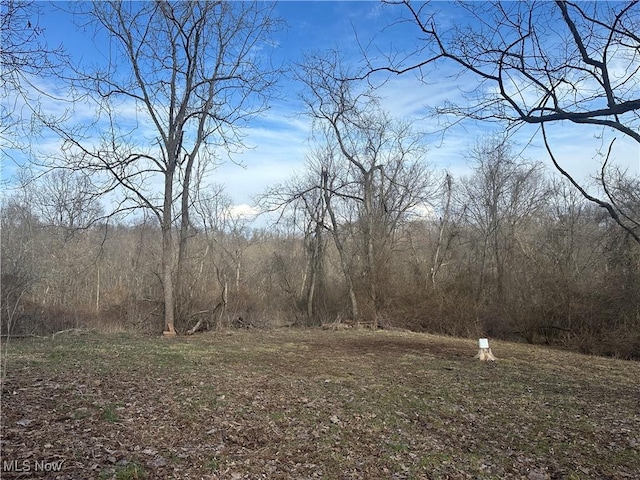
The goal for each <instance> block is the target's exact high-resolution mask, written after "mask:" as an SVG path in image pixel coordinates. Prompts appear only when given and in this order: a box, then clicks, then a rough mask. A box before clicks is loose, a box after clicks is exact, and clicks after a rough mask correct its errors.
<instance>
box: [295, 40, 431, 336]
mask: <svg viewBox="0 0 640 480" xmlns="http://www.w3.org/2000/svg"><path fill="white" fill-rule="evenodd" d="M346 78H348V75H347V71H346V68H345V66H344V64H343V61H342V60H341V58H340V56H339V55H338V54H337V53H336V52H330V53H328V54H327V55H324V56H309V57H308V58H307V59H306V61H305V63H304V64H302V65H300V72H299V79H300V80H301V81H302V82H303V83H304V84H305V86H306V89H305V91H304V93H303V100H304V101H305V103H306V104H307V109H308V114H309V116H310V117H311V118H312V119H313V121H314V126H315V129H316V135H317V138H318V139H319V141H320V142H321V145H324V146H325V147H324V148H325V154H324V155H322V157H323V158H320V159H319V160H320V163H321V166H320V172H319V176H318V177H317V178H318V180H319V184H316V185H317V186H318V187H319V188H320V190H321V191H322V197H323V199H324V208H325V209H326V217H327V218H328V220H329V223H330V225H331V227H330V229H331V231H332V232H333V236H334V241H336V247H337V248H338V250H339V251H342V253H341V256H343V257H344V259H345V260H346V259H347V255H346V252H345V251H344V250H345V249H344V242H341V241H340V240H339V238H338V237H336V235H338V236H339V235H340V230H343V229H344V225H342V226H341V225H340V221H339V219H338V210H337V208H336V207H337V203H338V202H341V203H343V204H344V205H352V207H353V209H352V210H351V211H352V212H353V213H354V214H355V215H354V218H353V220H354V221H353V222H352V223H351V227H352V228H355V230H356V231H357V235H358V236H359V239H360V240H359V241H358V242H356V245H358V244H359V245H360V247H361V250H360V252H361V255H362V257H363V258H364V259H365V260H364V270H363V272H362V273H363V276H364V278H365V279H366V289H367V293H368V295H367V296H368V299H367V303H368V305H370V311H371V315H372V321H373V323H374V325H375V324H376V323H377V311H378V309H379V307H380V304H381V300H382V296H381V289H380V276H381V274H382V270H383V267H384V266H385V265H386V264H387V263H388V261H389V255H388V253H389V249H390V247H391V243H392V241H393V236H394V233H395V232H396V231H397V227H398V224H399V222H401V221H402V220H403V219H405V218H406V217H407V215H409V214H410V212H411V211H412V209H414V208H416V207H418V206H421V205H424V204H425V203H426V202H428V201H429V198H430V195H432V194H433V188H432V179H431V175H430V171H429V170H428V169H427V168H426V166H425V162H424V156H425V147H424V143H423V141H422V137H421V135H420V134H418V133H417V132H415V131H414V130H413V129H412V127H411V125H410V124H409V123H408V122H403V121H398V120H395V119H392V118H391V117H390V116H389V115H388V114H387V113H386V112H384V111H383V110H382V109H381V108H380V107H379V105H378V99H377V98H376V97H375V95H374V92H373V90H372V89H371V88H369V87H368V86H367V85H364V84H363V83H362V82H355V81H350V80H346ZM347 210H349V209H348V208H347ZM343 211H345V210H343ZM342 263H343V269H345V276H346V277H350V278H351V280H347V281H348V283H349V282H352V281H353V275H352V274H349V275H347V270H352V269H351V268H350V267H349V268H347V264H346V263H345V262H344V261H343V262H342ZM349 263H350V262H349ZM352 315H353V316H354V321H356V322H357V321H358V310H357V307H355V304H354V302H353V300H352Z"/></svg>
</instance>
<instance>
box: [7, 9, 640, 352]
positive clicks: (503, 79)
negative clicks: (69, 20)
mask: <svg viewBox="0 0 640 480" xmlns="http://www.w3.org/2000/svg"><path fill="white" fill-rule="evenodd" d="M389 3H395V2H389ZM399 3H402V4H403V5H391V6H392V7H394V8H404V9H405V12H408V14H409V16H408V18H409V21H411V22H412V23H413V26H414V27H416V28H417V31H418V32H419V33H420V35H421V37H420V38H421V39H422V41H423V42H425V45H428V48H427V47H426V46H422V47H416V50H415V51H414V52H411V53H407V54H406V55H405V54H403V55H402V56H391V55H390V56H389V57H387V58H385V59H382V60H381V59H380V58H378V57H376V58H374V57H373V56H372V54H371V52H367V51H365V52H363V54H364V56H365V58H364V60H363V61H364V63H362V64H361V65H360V66H357V68H356V66H354V64H353V63H352V62H350V61H348V60H346V59H344V58H343V57H342V56H341V54H340V53H339V52H338V51H329V52H316V53H309V54H308V55H307V56H305V58H304V59H303V60H301V61H300V63H297V64H296V65H294V66H293V67H292V68H287V69H284V68H280V67H276V66H273V64H271V63H270V62H269V61H268V59H266V60H262V59H260V58H258V57H256V56H255V55H253V52H254V49H255V48H257V46H260V47H261V48H262V47H263V45H262V42H263V41H264V39H265V38H269V36H270V35H272V34H273V32H274V31H275V30H276V29H277V28H279V23H278V21H277V19H276V18H275V17H274V16H273V15H274V13H273V9H274V6H273V4H271V3H269V2H261V3H249V2H221V3H214V2H202V3H200V2H185V3H175V4H174V3H167V2H147V3H144V4H140V5H138V6H137V7H136V9H137V10H136V9H134V10H135V11H133V10H132V9H130V8H128V7H126V4H124V3H120V2H99V3H95V4H93V5H90V4H86V3H79V4H77V5H76V6H75V7H74V8H76V9H78V11H76V12H75V14H76V15H85V16H86V17H87V18H89V19H91V21H92V22H93V24H94V25H95V26H96V28H98V29H100V30H101V31H103V32H106V35H108V36H109V38H111V39H112V40H113V45H114V46H112V47H110V48H114V49H116V50H117V53H118V55H119V57H115V56H114V57H109V59H110V60H109V62H108V63H107V64H106V65H98V66H96V65H93V64H90V63H89V62H87V63H85V64H81V65H77V64H76V65H74V66H73V68H71V67H69V70H65V71H66V72H70V73H68V74H65V76H64V78H63V79H62V80H64V81H68V82H69V92H72V94H73V95H76V94H77V95H78V98H77V99H76V101H85V102H94V104H95V106H96V113H95V115H96V119H95V120H93V121H91V122H85V123H79V122H74V118H73V115H69V113H68V111H65V112H64V113H63V114H61V116H60V117H55V115H56V114H55V113H51V112H43V111H42V110H41V109H39V108H38V104H37V100H34V97H33V96H32V95H33V91H34V90H33V88H31V87H33V86H34V85H35V81H34V78H37V77H38V76H41V77H46V76H48V75H49V76H50V75H52V72H54V71H55V70H56V62H66V61H68V59H67V58H66V57H65V56H64V55H62V54H61V53H60V52H58V51H56V50H53V49H48V47H47V46H46V45H43V44H41V43H40V42H41V40H40V39H41V38H42V35H40V34H36V35H33V34H32V33H33V32H31V30H28V31H27V30H24V28H23V30H19V29H18V30H14V31H13V34H12V35H14V36H8V37H7V38H4V40H5V42H4V43H5V44H6V45H8V46H11V45H13V46H15V49H14V51H13V55H8V54H7V53H6V52H3V56H2V62H3V68H4V69H7V67H8V66H11V67H12V68H11V69H10V70H7V71H8V72H9V73H10V74H8V75H6V76H3V91H4V95H5V98H10V99H12V102H13V103H11V102H5V108H3V111H2V116H3V124H4V125H5V126H7V128H6V129H3V132H2V135H3V144H4V145H5V146H4V147H3V151H4V152H5V153H6V152H7V151H9V150H11V152H16V151H22V152H27V153H25V155H26V156H27V157H28V159H29V161H28V162H26V163H22V164H21V168H20V169H19V171H18V173H17V174H16V176H15V177H14V178H12V179H11V185H4V186H3V187H5V186H7V187H9V188H6V191H5V193H4V194H3V203H2V208H1V211H0V220H1V237H2V238H1V242H2V243H1V245H2V248H1V265H2V275H1V282H2V289H1V295H2V298H1V303H2V309H1V319H2V325H1V333H2V335H4V336H44V335H50V334H53V333H55V332H59V331H64V330H70V329H83V330H95V331H105V332H111V331H122V330H127V331H128V330H135V331H141V332H147V333H150V334H157V335H160V334H161V333H162V332H163V331H164V332H165V333H168V334H171V335H174V334H176V333H177V334H179V335H186V334H195V333H196V332H198V331H200V330H206V329H209V330H211V329H229V328H273V327H285V326H286V327H320V326H322V327H324V328H332V329H341V328H353V329H357V328H370V329H407V330H412V331H420V332H430V333H441V334H446V335H451V336H461V337H470V338H479V337H490V338H497V339H506V340H515V341H521V342H527V343H532V344H548V345H553V346H557V347H561V348H567V349H571V350H575V351H579V352H583V353H589V354H598V355H611V356H616V357H621V358H629V359H640V248H639V247H640V176H639V175H638V172H634V171H628V170H625V169H623V168H619V167H617V166H616V165H615V162H614V160H613V156H611V155H610V154H611V151H612V149H613V146H614V143H613V140H612V141H611V143H610V144H608V145H606V144H605V145H604V146H603V150H602V158H603V160H602V165H601V169H599V170H598V171H596V172H594V173H593V175H592V179H591V183H589V184H584V183H581V180H579V179H576V178H573V177H572V176H571V175H570V174H569V173H567V172H566V171H565V170H564V169H563V168H562V167H561V165H562V160H563V159H562V158H561V157H559V156H558V155H556V154H554V150H553V149H552V148H551V147H550V146H549V144H548V142H547V134H548V132H549V131H550V130H552V129H553V128H554V125H556V124H557V122H573V123H576V124H579V125H585V124H587V125H585V128H586V127H588V126H595V127H597V128H599V129H609V130H612V131H614V132H615V133H616V134H617V135H620V136H626V137H628V138H629V139H631V140H632V141H634V142H637V143H639V144H640V134H638V126H639V123H638V119H639V115H640V100H639V99H640V97H639V96H638V95H639V92H640V90H639V87H640V84H639V83H638V76H637V71H638V68H640V67H639V65H640V64H639V63H638V62H639V61H638V56H639V55H640V54H639V53H638V52H639V51H640V47H639V45H640V39H638V35H637V32H635V31H634V28H633V25H634V24H635V25H638V23H635V21H637V20H638V10H640V9H639V8H638V5H637V4H636V3H634V2H630V3H628V4H624V5H623V4H615V5H613V4H611V6H607V7H606V8H605V7H604V6H599V7H593V8H594V10H593V12H591V11H586V10H583V9H582V7H581V6H579V5H573V4H570V3H568V2H556V3H555V4H552V3H546V4H535V5H533V4H532V5H531V6H529V5H528V4H521V3H518V2H516V3H514V4H509V5H510V6H509V7H505V6H504V4H499V3H496V4H495V6H494V7H495V10H493V11H492V15H497V16H500V18H503V19H509V18H511V17H512V16H514V15H516V14H522V13H523V12H524V13H528V14H529V20H530V21H529V23H526V22H523V23H519V24H515V23H511V22H508V21H506V20H504V22H502V23H500V22H499V23H498V24H497V26H495V27H493V28H494V30H495V31H492V32H491V31H485V30H483V29H479V30H477V31H475V33H474V34H475V35H476V36H465V32H466V34H468V30H465V28H464V26H462V25H461V26H460V28H459V30H455V32H454V33H451V34H450V33H446V32H445V33H442V32H441V31H440V29H437V28H436V27H435V25H436V22H435V21H434V20H433V18H434V17H433V16H432V14H431V13H429V11H427V10H426V9H425V10H423V8H426V7H424V6H420V7H419V6H418V5H417V4H413V3H410V2H399ZM7 5H8V6H9V7H8V8H10V7H13V8H15V13H16V15H14V16H13V17H10V16H9V15H8V14H6V12H4V13H5V15H4V16H3V27H4V26H5V21H6V22H10V21H17V20H15V19H16V18H18V19H20V21H23V20H24V18H25V17H20V16H18V14H19V13H21V12H22V14H24V13H25V12H24V11H21V9H23V8H24V5H27V6H28V5H29V3H28V2H27V3H26V4H24V5H23V4H21V3H20V2H15V3H14V2H9V3H8V4H7ZM425 5H426V4H425ZM488 5H489V4H483V8H485V7H486V8H487V9H489V8H490V7H489V6H488ZM3 8H4V7H3ZM585 8H586V7H585ZM80 10H82V11H80ZM516 10H517V11H516ZM27 12H28V11H27ZM475 14H476V15H478V16H482V15H485V14H487V12H484V11H477V12H476V13H475ZM595 15H600V17H598V18H596V17H595ZM551 17H553V18H555V20H554V21H557V22H560V24H561V25H562V26H563V28H564V30H563V31H562V32H561V33H559V34H558V35H559V38H561V39H562V41H563V42H564V44H563V45H565V46H566V49H565V50H564V52H565V53H566V56H563V55H560V54H558V55H555V54H552V53H549V50H548V49H549V48H550V44H549V43H545V42H544V41H543V40H541V38H542V34H541V30H542V29H543V27H544V26H545V25H543V24H542V23H541V22H543V21H551V20H549V18H551ZM545 19H546V20H545ZM25 25H26V22H25ZM230 25H234V26H237V28H228V27H229V26H230ZM29 28H30V29H31V23H29ZM4 32H5V30H4V28H3V37H5V33H4ZM496 32H500V33H504V35H502V36H501V35H494V34H495V33H496ZM492 33H493V34H492ZM20 35H22V37H21V36H20ZM491 42H497V44H496V45H490V43H491ZM23 45H32V48H34V49H36V50H37V51H38V52H39V53H41V54H42V55H43V58H46V61H39V60H38V61H37V62H36V61H35V60H34V61H33V62H32V63H31V62H30V61H29V58H34V57H33V56H32V53H33V52H29V51H28V50H27V51H26V52H25V49H24V48H23ZM494 47H495V48H494ZM7 51H11V49H10V48H9V47H8V48H7ZM553 51H554V52H555V51H556V50H553ZM612 51H616V52H617V53H616V54H615V55H614V54H611V53H610V52H612ZM496 52H501V55H496ZM405 53H406V52H405ZM21 55H23V56H24V57H21ZM115 58H119V60H118V61H115ZM398 58H400V60H398V61H397V62H396V60H397V59H398ZM443 59H444V60H451V61H453V62H455V63H456V65H457V66H458V67H459V68H460V69H461V70H462V71H465V72H468V73H470V74H471V75H476V76H477V77H478V82H480V84H483V85H484V84H486V83H487V82H489V83H494V84H495V89H494V90H488V89H483V90H477V91H474V98H475V100H476V103H473V104H465V106H462V107H461V106H456V105H451V104H449V105H446V106H445V107H442V109H440V110H439V111H437V112H435V113H434V115H452V114H455V115H458V116H460V117H465V118H468V119H473V120H476V121H482V120H484V119H491V120H499V121H500V122H502V123H501V125H503V127H504V128H501V129H499V130H497V131H496V133H490V134H487V135H486V136H485V137H484V138H481V139H478V140H477V141H476V143H475V144H474V145H472V146H470V147H469V150H468V152H466V155H465V158H464V160H465V161H466V162H467V163H468V166H469V173H468V174H465V175H455V174H453V173H451V172H449V171H447V170H445V169H442V168H436V167H434V166H433V165H431V164H430V163H429V155H430V149H433V148H437V146H433V145H429V144H428V143H426V142H425V139H424V136H423V135H422V133H421V132H419V131H416V130H415V129H414V128H413V125H412V123H411V122H409V121H406V120H404V119H402V118H396V117H394V116H393V112H389V111H386V110H385V109H384V108H382V106H381V101H380V98H378V97H377V87H376V84H375V81H374V80H372V79H375V78H377V77H376V75H383V74H387V75H395V74H399V75H405V74H407V73H410V74H411V73H413V72H414V71H415V70H416V69H423V68H426V67H428V66H429V65H431V64H432V63H433V64H435V63H436V62H439V61H441V60H443ZM623 61H626V66H625V67H624V68H620V69H619V70H618V71H616V73H612V72H611V71H610V69H609V68H608V66H609V63H610V62H611V63H612V62H617V63H616V65H618V63H619V62H623ZM385 62H386V63H385ZM58 65H59V64H58ZM122 65H126V68H123V67H122ZM380 65H383V66H380ZM620 72H621V73H620ZM283 75H290V76H292V77H294V78H295V80H296V81H297V82H298V84H299V85H301V94H300V95H301V99H302V102H303V104H304V106H305V110H304V112H301V114H302V115H303V116H304V117H305V118H306V119H307V120H308V122H309V123H310V124H311V125H312V132H313V133H312V139H311V142H310V144H311V146H312V147H311V149H310V151H309V153H308V155H307V158H306V167H305V170H304V172H302V173H297V174H292V176H291V178H290V179H289V180H288V181H287V182H284V183H282V184H279V185H273V186H272V187H270V188H269V189H267V190H266V191H264V192H263V193H262V194H261V195H260V196H259V197H258V198H256V206H257V207H258V208H259V209H260V211H261V212H262V213H261V215H259V216H258V217H257V218H255V217H253V216H247V215H241V214H238V212H237V211H236V210H235V209H234V202H233V199H232V198H230V197H229V195H228V194H227V193H226V192H225V190H224V187H223V186H222V185H219V184H216V183H215V182H210V181H208V178H209V177H208V176H207V175H206V172H208V171H211V170H212V169H213V167H214V166H215V162H216V159H217V158H218V156H219V155H220V154H219V152H220V151H221V150H224V151H234V150H235V149H238V148H241V147H242V135H241V133H240V132H241V130H242V128H243V127H244V126H246V122H247V121H248V120H249V119H250V118H253V117H255V116H257V115H259V114H260V113H262V112H263V111H264V109H265V108H266V105H267V103H268V101H269V100H270V96H271V95H272V93H271V92H272V89H273V87H274V85H275V84H276V83H277V82H278V79H279V78H281V77H282V76H283ZM59 80H60V79H59ZM62 80H61V81H62ZM525 81H526V82H525ZM594 84H595V85H596V87H597V88H595V87H593V85H594ZM514 85H520V87H519V88H520V89H519V90H517V91H516V92H515V93H514V91H513V88H512V87H513V86H514ZM587 87H588V88H587ZM592 87H593V88H592ZM425 88H427V86H425ZM7 92H8V93H7ZM487 92H490V93H487ZM496 92H497V93H496ZM478 95H481V96H480V97H478ZM16 99H18V100H16ZM87 99H89V100H87ZM127 102H129V103H130V104H132V105H135V109H137V110H136V111H138V112H140V113H139V114H140V116H141V118H144V119H146V123H145V122H142V121H141V123H140V125H134V126H131V125H124V124H119V123H118V118H119V116H120V115H121V113H122V110H123V108H124V107H123V105H125V106H126V105H127ZM9 104H12V105H13V108H6V106H7V105H9ZM16 105H17V107H16ZM24 105H30V109H29V112H30V113H29V117H28V118H25V116H24V112H25V108H24ZM522 123H529V124H537V125H540V127H541V136H542V138H543V139H544V144H545V146H546V148H547V151H548V154H549V157H550V158H551V159H552V162H553V164H554V165H555V167H556V168H555V169H551V168H549V167H548V166H544V165H543V164H541V163H539V162H537V161H533V160H530V159H528V158H526V157H524V156H523V155H522V154H521V153H520V149H519V148H517V146H516V145H515V144H514V143H513V142H512V140H511V138H510V132H511V131H512V129H513V127H514V125H517V124H522ZM36 124H37V126H34V125H36ZM42 130H47V131H49V132H53V133H54V134H55V135H56V136H57V138H58V139H59V141H60V143H61V145H62V146H61V148H60V149H59V152H57V154H56V155H52V156H50V157H47V158H43V157H41V156H40V157H39V156H38V155H37V153H35V152H34V147H33V144H34V143H36V142H37V138H38V137H37V134H36V132H38V131H42ZM585 131H587V130H585ZM18 132H20V133H18ZM25 132H26V133H25ZM96 132H98V135H99V138H98V139H96V135H97V134H96ZM577 141H579V139H577ZM9 144H10V146H8V145H9ZM607 148H608V150H607ZM14 156H15V154H14ZM249 168H250V166H249ZM238 174H239V175H242V171H239V173H238Z"/></svg>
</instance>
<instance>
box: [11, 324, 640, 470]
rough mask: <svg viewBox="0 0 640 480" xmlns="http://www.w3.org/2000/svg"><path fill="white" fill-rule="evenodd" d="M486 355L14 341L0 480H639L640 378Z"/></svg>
mask: <svg viewBox="0 0 640 480" xmlns="http://www.w3.org/2000/svg"><path fill="white" fill-rule="evenodd" d="M491 346H492V348H493V352H494V354H495V355H496V356H497V357H498V361H497V362H495V363H483V362H478V361H476V360H474V359H473V356H474V354H475V353H476V352H477V343H476V342H475V341H473V340H464V339H455V338H448V337H440V336H433V335H425V334H417V333H408V332H388V331H380V332H369V331H340V332H338V331H324V330H319V329H318V330H313V329H307V330H302V329H301V330H296V329H287V330H272V331H247V332H245V331H242V332H240V331H233V332H226V333H225V332H220V333H218V332H216V333H206V334H201V335H196V336H193V337H178V338H173V339H165V338H156V337H144V336H135V335H130V334H118V335H84V336H63V335H59V336H56V337H55V338H47V339H23V340H12V341H11V342H10V343H9V344H8V349H6V350H5V351H4V352H3V355H7V364H6V378H5V381H4V382H3V385H2V390H3V393H2V440H1V442H2V444H1V446H2V472H1V474H0V477H1V478H2V479H5V478H6V479H12V478H52V479H53V478H57V479H91V478H96V479H112V478H115V479H141V478H146V479H154V478H175V479H218V478H219V479H232V480H236V479H242V478H248V479H260V478H269V479H278V478H280V479H289V478H292V479H313V478H327V479H332V478H336V479H338V478H344V479H348V478H354V479H356V478H358V479H383V478H388V479H410V478H415V479H440V478H442V479H492V478H521V479H527V480H542V479H545V478H548V479H554V478H568V479H624V478H640V384H639V379H640V363H637V362H629V361H621V360H616V359H611V358H598V357H589V356H584V355H577V354H572V353H567V352H562V351H558V350H551V349H545V348H540V347H531V346H526V345H519V344H510V343H504V342H492V344H491ZM5 348H6V346H5Z"/></svg>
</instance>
